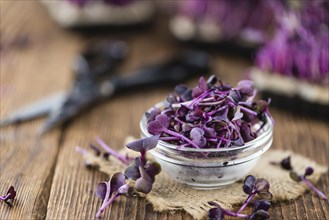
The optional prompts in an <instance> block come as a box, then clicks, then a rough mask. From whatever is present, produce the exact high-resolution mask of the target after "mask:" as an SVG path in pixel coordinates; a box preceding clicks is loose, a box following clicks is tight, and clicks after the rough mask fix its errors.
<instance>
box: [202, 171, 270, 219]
mask: <svg viewBox="0 0 329 220" xmlns="http://www.w3.org/2000/svg"><path fill="white" fill-rule="evenodd" d="M242 189H243V191H244V193H246V194H247V195H248V197H247V199H246V200H245V202H244V203H243V204H242V206H241V207H240V208H239V210H238V211H237V212H233V211H230V210H227V209H223V208H222V207H220V205H218V204H217V203H216V202H209V205H212V206H214V208H211V209H210V210H209V211H208V218H209V220H223V219H224V218H225V216H232V217H238V218H244V219H250V220H256V219H258V220H263V219H267V218H269V216H270V215H269V213H268V212H267V211H268V209H269V208H270V207H271V202H270V201H269V200H270V199H271V198H272V194H271V193H270V192H269V189H270V184H269V182H268V181H267V180H266V179H263V178H259V179H257V178H256V177H254V176H252V175H248V176H247V177H246V178H245V180H244V182H243V185H242ZM256 195H258V196H259V197H260V199H258V200H255V201H254V209H253V212H252V213H251V214H243V213H241V212H242V211H243V210H244V209H245V208H246V207H247V205H248V204H249V203H250V202H251V201H252V199H253V198H254V197H255V196H256Z"/></svg>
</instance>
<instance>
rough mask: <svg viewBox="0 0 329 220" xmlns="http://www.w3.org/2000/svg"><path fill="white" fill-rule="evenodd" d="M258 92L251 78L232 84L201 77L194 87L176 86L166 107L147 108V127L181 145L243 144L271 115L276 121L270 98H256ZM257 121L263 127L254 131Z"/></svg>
mask: <svg viewBox="0 0 329 220" xmlns="http://www.w3.org/2000/svg"><path fill="white" fill-rule="evenodd" d="M255 95H256V90H255V88H254V84H253V82H252V81H249V80H242V81H240V82H239V83H238V84H237V86H236V87H232V86H230V85H228V84H224V83H223V82H222V81H221V80H218V79H217V78H216V77H215V76H211V77H210V78H209V79H208V81H206V80H205V79H204V78H203V77H201V78H200V80H199V83H198V85H197V86H196V87H195V88H193V89H189V88H187V87H186V86H185V85H178V86H176V88H175V92H174V93H173V94H171V95H169V96H168V97H167V100H166V103H165V108H164V109H163V110H160V109H159V108H156V107H153V108H152V109H151V110H150V111H149V112H147V113H146V114H145V115H146V118H147V130H148V132H149V133H150V134H153V135H160V140H162V141H166V142H169V143H171V144H174V145H178V146H180V147H182V146H183V147H193V148H223V147H230V146H233V145H234V146H242V145H244V143H246V142H248V141H251V140H253V139H255V138H256V137H257V134H258V133H259V131H260V130H261V128H262V127H263V126H264V125H265V124H266V123H267V119H268V118H270V120H272V121H273V119H272V117H271V115H270V113H269V110H268V104H269V102H266V101H264V100H256V101H255V100H254V97H255ZM257 123H260V124H261V127H260V128H259V129H258V130H256V131H255V130H253V126H254V125H255V124H257Z"/></svg>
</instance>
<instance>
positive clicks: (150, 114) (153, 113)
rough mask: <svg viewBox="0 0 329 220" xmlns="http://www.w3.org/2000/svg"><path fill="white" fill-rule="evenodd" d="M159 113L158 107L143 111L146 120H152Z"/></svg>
mask: <svg viewBox="0 0 329 220" xmlns="http://www.w3.org/2000/svg"><path fill="white" fill-rule="evenodd" d="M160 113H161V111H160V109H158V108H155V107H153V108H152V109H151V111H150V112H145V117H146V119H147V121H148V122H149V121H153V120H154V119H155V117H156V116H157V115H159V114H160Z"/></svg>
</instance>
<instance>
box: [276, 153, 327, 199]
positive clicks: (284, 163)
mask: <svg viewBox="0 0 329 220" xmlns="http://www.w3.org/2000/svg"><path fill="white" fill-rule="evenodd" d="M271 164H272V165H280V166H281V168H282V169H284V170H287V171H289V172H290V178H291V179H292V180H294V181H296V182H303V183H305V184H306V185H307V186H308V187H309V188H310V189H312V190H313V191H314V192H315V193H316V194H317V195H318V196H319V197H320V198H321V199H323V200H325V201H326V202H327V203H328V204H329V199H328V197H327V195H326V194H324V193H323V192H322V191H320V190H319V189H318V188H317V187H316V186H314V185H313V183H312V182H311V181H309V180H308V179H307V177H308V176H311V175H312V174H313V172H314V170H313V168H312V167H310V166H308V167H306V168H305V171H304V174H302V175H301V174H298V173H297V172H296V171H294V169H293V167H292V165H291V157H290V156H288V157H286V158H283V159H282V160H281V161H280V162H273V161H272V162H271Z"/></svg>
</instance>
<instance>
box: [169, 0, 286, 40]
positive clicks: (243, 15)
mask: <svg viewBox="0 0 329 220" xmlns="http://www.w3.org/2000/svg"><path fill="white" fill-rule="evenodd" d="M274 4H281V0H279V1H273V0H268V1H263V0H251V1H245V0H234V1H231V0H221V1H213V0H204V1H200V0H183V1H178V2H177V11H176V16H175V18H174V19H173V21H172V25H171V26H172V30H173V32H175V30H176V31H177V33H178V35H179V34H180V32H179V29H178V28H179V23H182V24H183V23H184V24H185V26H189V25H190V26H194V29H195V30H194V35H197V33H195V32H200V33H199V34H200V35H208V36H204V37H205V38H208V37H209V36H210V37H213V38H214V39H212V40H214V41H222V40H232V39H239V40H242V41H244V42H248V43H253V44H262V43H264V41H265V40H266V39H267V38H268V36H270V35H271V34H270V33H271V32H272V31H273V28H274V26H275V19H274V11H273V5H274ZM175 23H176V24H175ZM175 27H177V29H176V28H175ZM187 32H188V30H187ZM174 34H175V33H174ZM175 35H176V34H175ZM181 36H183V34H182V35H181ZM191 37H195V36H191ZM201 38H202V36H201Z"/></svg>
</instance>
